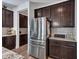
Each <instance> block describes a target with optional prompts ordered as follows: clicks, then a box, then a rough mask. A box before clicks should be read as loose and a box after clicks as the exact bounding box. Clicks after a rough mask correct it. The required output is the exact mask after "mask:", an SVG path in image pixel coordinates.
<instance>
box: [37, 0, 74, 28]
mask: <svg viewBox="0 0 79 59" xmlns="http://www.w3.org/2000/svg"><path fill="white" fill-rule="evenodd" d="M35 17H36V18H37V17H47V18H48V19H49V20H51V22H52V24H51V26H52V27H74V26H75V1H74V0H69V1H65V2H62V3H58V4H55V5H51V6H47V7H43V8H40V9H35Z"/></svg>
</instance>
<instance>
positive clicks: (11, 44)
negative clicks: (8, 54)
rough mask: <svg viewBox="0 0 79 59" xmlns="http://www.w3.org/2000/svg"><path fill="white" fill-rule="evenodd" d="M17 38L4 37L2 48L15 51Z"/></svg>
mask: <svg viewBox="0 0 79 59" xmlns="http://www.w3.org/2000/svg"><path fill="white" fill-rule="evenodd" d="M15 39H16V36H7V37H2V46H3V47H5V48H8V49H14V48H15V45H16V40H15Z"/></svg>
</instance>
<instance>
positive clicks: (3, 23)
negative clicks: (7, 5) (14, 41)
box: [2, 8, 6, 27]
mask: <svg viewBox="0 0 79 59" xmlns="http://www.w3.org/2000/svg"><path fill="white" fill-rule="evenodd" d="M5 22H6V20H5V9H3V8H2V27H5V25H6V24H5Z"/></svg>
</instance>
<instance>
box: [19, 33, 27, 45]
mask: <svg viewBox="0 0 79 59" xmlns="http://www.w3.org/2000/svg"><path fill="white" fill-rule="evenodd" d="M25 44H27V35H26V34H25V35H20V46H22V45H25Z"/></svg>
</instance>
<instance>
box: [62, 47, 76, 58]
mask: <svg viewBox="0 0 79 59" xmlns="http://www.w3.org/2000/svg"><path fill="white" fill-rule="evenodd" d="M75 48H76V47H69V46H62V49H61V51H62V54H61V57H62V58H63V59H77V58H76V57H77V56H76V49H75Z"/></svg>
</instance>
